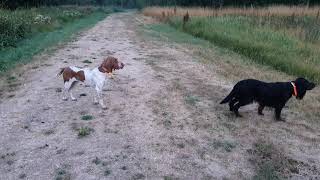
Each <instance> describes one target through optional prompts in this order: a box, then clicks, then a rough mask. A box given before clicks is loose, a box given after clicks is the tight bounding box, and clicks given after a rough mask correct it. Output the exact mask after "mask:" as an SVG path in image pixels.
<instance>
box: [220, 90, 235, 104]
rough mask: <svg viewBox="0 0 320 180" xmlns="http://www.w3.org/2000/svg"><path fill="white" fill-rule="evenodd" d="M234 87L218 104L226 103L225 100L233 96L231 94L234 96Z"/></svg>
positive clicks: (227, 100)
mask: <svg viewBox="0 0 320 180" xmlns="http://www.w3.org/2000/svg"><path fill="white" fill-rule="evenodd" d="M234 91H235V90H234V89H232V91H231V92H230V94H229V95H228V96H227V97H226V98H224V100H222V101H221V102H220V104H224V103H227V102H229V101H230V100H231V99H232V98H233V96H234Z"/></svg>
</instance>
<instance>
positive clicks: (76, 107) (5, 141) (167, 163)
mask: <svg viewBox="0 0 320 180" xmlns="http://www.w3.org/2000/svg"><path fill="white" fill-rule="evenodd" d="M146 19H148V18H144V17H141V16H140V15H137V14H135V13H132V12H130V13H119V14H114V15H111V16H109V17H108V18H106V19H105V20H103V21H101V22H99V23H98V24H97V25H96V26H95V27H94V28H92V29H90V30H88V31H86V32H83V33H82V34H80V35H79V37H78V38H77V39H76V40H75V41H74V42H70V43H68V44H67V45H64V46H63V47H61V49H59V50H58V51H56V52H55V53H53V54H51V55H42V56H39V57H38V60H36V61H35V62H34V63H32V64H30V65H27V66H25V67H23V68H20V70H19V72H15V73H13V76H14V77H11V78H10V77H8V78H7V79H5V80H4V82H3V83H2V84H3V86H2V88H1V89H2V91H0V93H1V96H2V101H1V104H0V108H1V121H0V127H1V131H0V143H1V146H0V179H19V178H21V179H53V178H56V179H79V180H80V179H175V178H181V179H248V178H251V177H253V176H254V175H256V174H257V172H259V171H260V170H261V167H263V166H264V165H265V164H266V163H265V162H267V163H269V162H270V163H273V164H275V165H276V167H278V166H279V169H278V171H277V172H276V173H279V174H281V175H282V176H284V177H287V178H292V179H310V178H314V179H316V178H319V177H320V174H319V167H318V165H319V164H320V152H319V149H320V148H319V144H320V143H319V142H320V134H319V131H318V130H317V129H316V128H315V127H313V126H311V125H310V124H308V122H307V121H306V120H305V119H303V118H305V117H304V116H299V115H298V114H299V112H294V111H292V109H290V108H288V109H285V110H284V112H283V115H284V116H285V118H286V119H287V122H285V123H283V122H275V121H274V120H273V112H272V111H271V110H266V112H265V116H264V117H261V116H258V115H257V113H256V111H257V108H256V106H255V105H252V106H248V107H245V108H243V109H241V113H242V114H243V115H244V118H239V119H237V118H235V117H234V116H233V114H231V113H230V112H229V111H228V108H227V107H226V106H221V105H219V102H220V100H221V99H222V98H223V97H224V96H225V95H226V94H228V92H229V91H230V89H231V88H232V82H231V81H232V80H233V79H232V80H230V79H228V78H226V77H225V76H223V73H221V71H222V70H221V68H223V67H224V66H223V63H222V64H221V63H218V64H220V65H217V64H216V63H211V64H207V63H203V61H202V60H201V59H202V58H203V57H202V56H201V57H200V56H197V55H194V54H193V51H192V50H189V49H187V47H182V46H180V45H177V44H174V43H172V42H171V43H170V44H168V41H161V40H159V39H157V40H155V39H153V38H152V37H148V36H142V35H141V34H140V33H138V32H137V29H139V28H140V25H141V23H143V22H144V21H145V20H146ZM108 55H113V56H116V57H118V58H119V59H120V60H122V61H123V62H124V63H125V64H126V66H125V68H124V69H123V70H120V71H118V72H117V73H116V76H115V79H113V80H110V81H108V83H107V84H106V85H105V89H104V99H105V101H106V103H107V106H108V109H107V110H102V109H101V108H100V106H97V105H94V104H93V97H92V92H93V90H91V89H90V88H88V87H85V86H84V85H80V86H78V87H76V89H74V94H75V95H77V96H78V101H76V102H72V101H63V100H62V93H61V87H62V85H63V83H62V80H61V79H59V78H57V77H56V74H57V72H58V71H59V68H60V67H64V66H68V65H78V66H82V67H92V68H93V67H95V66H97V65H98V64H99V63H100V62H101V61H102V58H104V57H106V56H108ZM86 60H87V61H86ZM88 61H91V62H92V63H88ZM32 67H37V68H32ZM225 67H226V68H227V66H225ZM22 71H25V72H22ZM222 72H223V71H222ZM8 88H11V91H10V92H8ZM316 92H318V91H316ZM260 139H264V140H268V143H269V142H270V143H269V144H271V145H269V144H268V143H265V142H261V141H260ZM261 147H262V148H261ZM264 147H266V148H264ZM278 152H281V153H278ZM277 159H282V160H284V161H285V163H289V165H288V167H289V168H284V167H283V165H282V164H280V165H279V164H277V163H275V161H277ZM262 170H263V169H262Z"/></svg>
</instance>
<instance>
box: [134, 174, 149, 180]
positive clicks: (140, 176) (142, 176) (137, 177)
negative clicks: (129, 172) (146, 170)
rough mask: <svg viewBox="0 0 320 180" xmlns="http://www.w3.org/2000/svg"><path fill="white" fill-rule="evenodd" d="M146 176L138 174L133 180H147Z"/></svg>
mask: <svg viewBox="0 0 320 180" xmlns="http://www.w3.org/2000/svg"><path fill="white" fill-rule="evenodd" d="M145 177H146V176H145V175H144V174H141V173H138V174H135V175H134V176H133V177H132V179H133V180H138V179H145Z"/></svg>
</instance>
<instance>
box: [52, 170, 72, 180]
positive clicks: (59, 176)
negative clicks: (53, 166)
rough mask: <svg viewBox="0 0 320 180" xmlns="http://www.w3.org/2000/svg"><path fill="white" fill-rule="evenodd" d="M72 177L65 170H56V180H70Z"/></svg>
mask: <svg viewBox="0 0 320 180" xmlns="http://www.w3.org/2000/svg"><path fill="white" fill-rule="evenodd" d="M70 179H71V175H70V173H68V172H67V171H66V170H65V169H64V168H58V169H57V170H56V177H55V180H70Z"/></svg>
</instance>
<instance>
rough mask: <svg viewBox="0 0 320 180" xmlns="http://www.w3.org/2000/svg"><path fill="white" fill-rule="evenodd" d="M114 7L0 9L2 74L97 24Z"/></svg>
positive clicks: (0, 63)
mask: <svg viewBox="0 0 320 180" xmlns="http://www.w3.org/2000/svg"><path fill="white" fill-rule="evenodd" d="M113 11H114V8H101V7H94V6H59V7H40V8H31V9H17V10H13V11H12V10H7V9H0V72H3V71H6V70H8V69H10V68H11V67H14V65H15V64H16V63H19V62H22V63H25V62H28V61H29V60H30V59H31V57H32V56H33V55H35V54H37V53H39V52H41V51H43V50H45V49H46V48H48V47H50V46H52V45H55V44H57V43H59V42H62V41H65V40H67V39H68V38H69V37H71V35H72V34H74V33H76V32H79V31H80V30H82V29H83V28H86V27H89V26H91V25H94V24H95V23H96V22H98V21H99V20H101V19H103V18H104V17H106V16H107V15H108V14H109V13H111V12H113Z"/></svg>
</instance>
